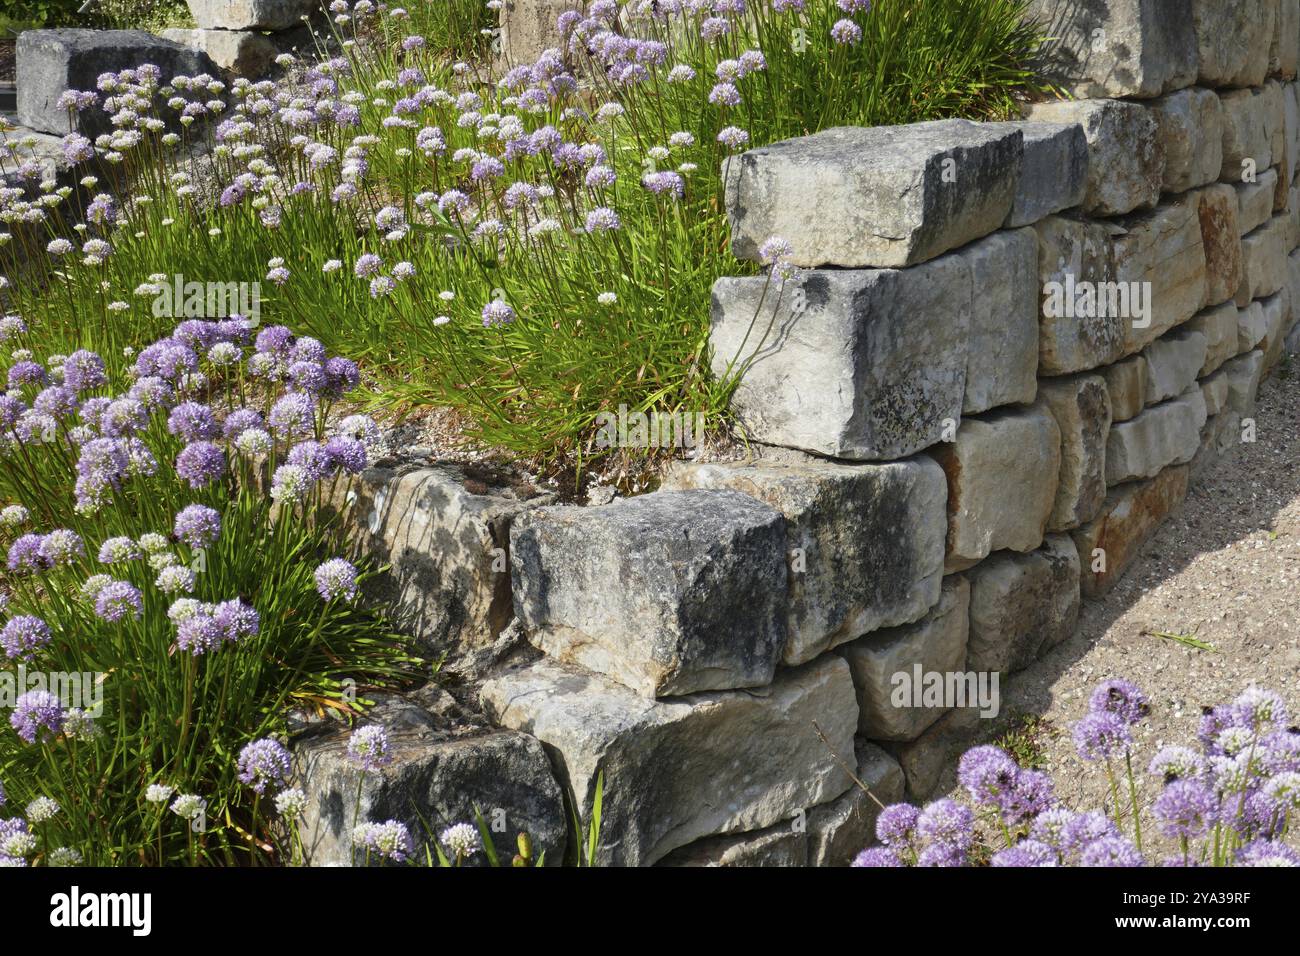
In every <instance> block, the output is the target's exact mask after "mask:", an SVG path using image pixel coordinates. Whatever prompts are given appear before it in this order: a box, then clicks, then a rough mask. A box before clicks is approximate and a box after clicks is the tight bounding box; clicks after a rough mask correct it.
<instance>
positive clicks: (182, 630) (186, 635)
mask: <svg viewBox="0 0 1300 956" xmlns="http://www.w3.org/2000/svg"><path fill="white" fill-rule="evenodd" d="M222 637H223V635H222V632H221V627H220V626H219V625H218V624H217V622H216V621H214V620H213V619H212V615H211V614H209V613H207V612H206V611H203V610H199V611H197V612H195V613H194V614H191V615H189V616H187V617H185V618H183V619H181V621H180V622H179V623H177V625H176V646H177V647H178V648H180V649H181V650H182V651H187V652H189V653H190V654H193V655H194V656H195V657H199V656H200V655H202V654H206V653H208V652H209V651H211V650H214V649H215V648H217V647H218V646H220V644H221V641H222Z"/></svg>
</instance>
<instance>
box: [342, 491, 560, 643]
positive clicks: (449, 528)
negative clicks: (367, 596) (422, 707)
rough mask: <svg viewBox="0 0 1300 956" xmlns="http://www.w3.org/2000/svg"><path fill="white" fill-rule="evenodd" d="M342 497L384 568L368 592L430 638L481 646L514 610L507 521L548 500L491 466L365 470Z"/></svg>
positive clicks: (353, 525)
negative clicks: (508, 555) (495, 470)
mask: <svg viewBox="0 0 1300 956" xmlns="http://www.w3.org/2000/svg"><path fill="white" fill-rule="evenodd" d="M350 491H351V492H352V493H350V494H349V495H348V499H347V500H345V501H340V502H339V504H341V505H342V511H343V513H344V515H345V516H346V518H347V520H348V522H349V529H350V531H351V533H353V534H356V535H358V536H359V537H360V539H361V541H362V542H363V543H364V544H365V546H366V548H367V550H369V551H370V553H372V554H373V555H374V556H375V557H376V559H377V560H379V561H380V562H382V563H384V564H385V565H388V570H387V571H386V572H385V573H384V574H383V575H382V576H381V577H380V578H378V579H377V580H376V581H375V584H374V585H373V589H372V591H371V597H373V598H375V599H376V600H378V601H380V602H381V603H383V604H385V605H387V607H388V608H389V610H390V613H391V614H392V616H393V619H394V623H396V624H397V625H399V626H400V627H402V629H403V630H404V631H405V632H406V633H409V634H413V635H415V636H416V637H418V638H420V639H422V640H423V641H425V642H427V643H429V644H436V645H445V644H448V643H451V644H457V645H461V646H471V647H473V646H478V647H482V646H486V645H487V644H490V643H491V642H492V641H493V640H494V639H495V638H496V636H497V635H498V634H500V633H501V631H502V630H504V629H505V627H506V625H507V624H509V623H510V619H511V617H513V615H514V612H513V608H512V604H511V596H510V574H509V570H510V569H509V564H508V561H507V549H508V548H509V544H510V523H511V522H512V521H513V520H514V519H515V518H516V517H518V515H519V514H521V513H522V512H524V511H526V510H528V509H529V508H533V507H536V506H538V505H539V504H547V503H549V502H550V501H551V500H552V499H551V497H550V496H548V495H544V494H542V493H540V492H538V491H537V490H536V489H534V488H531V487H529V486H527V485H525V484H520V483H518V482H516V483H514V484H511V482H510V481H509V480H507V479H504V478H502V477H501V476H497V475H495V474H494V473H492V472H491V471H488V470H478V469H467V468H465V467H461V466H456V465H441V466H437V467H432V468H412V467H403V468H371V469H369V470H367V471H365V472H364V473H363V474H362V476H361V480H360V481H359V482H357V483H356V486H355V488H353V489H350Z"/></svg>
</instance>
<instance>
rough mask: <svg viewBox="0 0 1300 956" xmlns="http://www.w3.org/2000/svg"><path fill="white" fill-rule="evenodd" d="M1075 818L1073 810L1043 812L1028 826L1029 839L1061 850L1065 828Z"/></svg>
mask: <svg viewBox="0 0 1300 956" xmlns="http://www.w3.org/2000/svg"><path fill="white" fill-rule="evenodd" d="M1075 816H1076V814H1075V812H1074V811H1073V810H1067V809H1066V808H1065V807H1052V808H1051V809H1048V810H1044V811H1043V812H1042V813H1040V814H1039V815H1038V816H1037V817H1035V818H1034V822H1033V823H1032V824H1031V825H1030V827H1029V837H1030V839H1032V840H1037V841H1038V842H1039V843H1046V844H1047V845H1048V846H1050V847H1055V848H1056V849H1058V850H1063V849H1065V846H1066V839H1065V833H1066V828H1067V827H1069V825H1070V824H1071V823H1072V822H1073V821H1074V818H1075ZM1089 842H1091V841H1089Z"/></svg>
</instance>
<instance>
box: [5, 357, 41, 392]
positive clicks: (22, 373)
mask: <svg viewBox="0 0 1300 956" xmlns="http://www.w3.org/2000/svg"><path fill="white" fill-rule="evenodd" d="M47 381H48V379H47V377H46V374H45V369H44V368H43V367H42V366H40V365H37V364H36V363H35V362H32V361H30V360H28V359H24V360H23V361H21V362H14V364H13V365H11V366H10V367H9V387H10V388H21V387H22V386H24V385H44V384H45V383H46V382H47Z"/></svg>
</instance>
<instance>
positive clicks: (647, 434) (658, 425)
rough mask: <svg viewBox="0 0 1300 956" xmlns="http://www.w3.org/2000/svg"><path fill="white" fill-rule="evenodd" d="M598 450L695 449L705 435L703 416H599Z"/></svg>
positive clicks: (624, 410) (623, 407)
mask: <svg viewBox="0 0 1300 956" xmlns="http://www.w3.org/2000/svg"><path fill="white" fill-rule="evenodd" d="M596 426H597V429H598V430H597V432H596V447H597V448H694V447H695V446H696V444H697V443H698V442H699V440H700V436H701V435H703V434H704V413H703V412H696V413H695V414H694V415H688V414H686V413H684V412H650V413H649V414H646V413H645V412H629V411H628V408H627V406H626V405H620V406H618V414H617V415H616V414H614V413H613V412H601V413H600V414H599V415H597V416H596Z"/></svg>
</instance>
